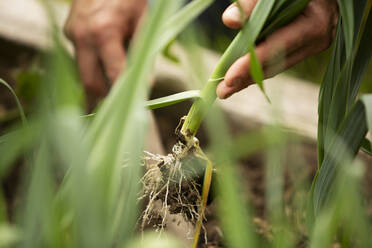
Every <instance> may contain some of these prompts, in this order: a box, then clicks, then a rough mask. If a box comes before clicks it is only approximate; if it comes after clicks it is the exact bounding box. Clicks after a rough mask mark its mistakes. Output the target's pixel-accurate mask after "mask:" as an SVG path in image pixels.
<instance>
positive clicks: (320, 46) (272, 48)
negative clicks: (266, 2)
mask: <svg viewBox="0 0 372 248" xmlns="http://www.w3.org/2000/svg"><path fill="white" fill-rule="evenodd" d="M257 1H259V0H239V3H240V5H241V7H242V9H243V12H244V14H245V17H246V18H249V16H250V14H251V13H252V11H253V8H254V6H255V5H256V3H257ZM241 20H242V18H241V14H240V10H239V8H238V7H237V6H236V4H232V5H230V6H229V7H228V8H227V9H226V10H225V12H224V13H223V15H222V21H223V23H224V24H225V25H226V26H227V27H230V28H234V29H236V28H240V27H241V26H242V21H241ZM337 20H338V7H337V1H336V0H311V1H310V2H309V4H308V6H307V7H306V8H305V10H304V11H303V13H302V14H301V15H300V16H298V17H297V18H296V19H295V20H294V21H293V22H291V23H290V24H288V25H286V26H284V27H282V28H280V29H278V30H277V31H275V32H274V33H272V34H271V35H269V36H268V37H267V38H266V39H265V40H263V41H262V42H261V43H259V44H258V45H257V47H256V49H255V52H256V55H257V57H258V60H259V61H260V63H261V66H262V68H263V70H264V76H265V78H268V77H272V76H274V75H276V74H278V73H280V72H282V71H284V70H286V69H288V68H290V67H292V66H293V65H295V64H297V63H299V62H301V61H302V60H304V59H306V58H308V57H310V56H312V55H315V54H317V53H319V52H321V51H323V50H325V49H327V48H328V47H329V46H330V45H331V43H332V40H333V38H334V36H335V32H336V25H337ZM252 83H253V80H252V77H251V75H250V55H249V54H247V55H245V56H243V57H241V58H239V59H238V60H237V61H235V63H234V64H233V65H232V66H231V67H230V68H229V70H228V71H227V73H226V75H225V78H224V80H223V81H222V82H221V83H219V85H218V87H217V95H218V97H219V98H221V99H225V98H228V97H230V96H231V95H232V94H234V93H236V92H238V91H240V90H242V89H244V88H246V87H248V86H249V85H250V84H252Z"/></svg>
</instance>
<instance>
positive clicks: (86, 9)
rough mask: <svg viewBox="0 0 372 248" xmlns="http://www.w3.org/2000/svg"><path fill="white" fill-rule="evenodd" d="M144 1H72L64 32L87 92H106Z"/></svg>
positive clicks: (97, 95)
mask: <svg viewBox="0 0 372 248" xmlns="http://www.w3.org/2000/svg"><path fill="white" fill-rule="evenodd" d="M146 2H147V1H146V0H74V1H73V3H72V6H71V10H70V15H69V17H68V19H67V21H66V24H65V33H66V35H67V37H68V38H69V39H70V40H71V41H72V42H73V44H74V46H75V51H76V58H77V62H78V66H79V71H80V76H81V79H82V81H83V84H84V87H85V88H86V90H87V91H88V93H90V95H93V96H95V97H102V96H104V95H105V94H107V92H108V89H109V87H110V84H111V83H112V82H114V81H115V79H116V78H117V76H118V75H119V73H120V70H121V69H122V68H123V67H124V65H125V50H124V49H125V48H124V42H125V41H126V40H127V39H129V38H130V37H131V36H132V35H133V33H134V31H135V28H136V26H137V25H138V22H139V19H140V17H141V15H142V13H143V11H144V9H145V7H146ZM107 81H109V82H107Z"/></svg>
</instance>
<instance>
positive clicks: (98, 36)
mask: <svg viewBox="0 0 372 248" xmlns="http://www.w3.org/2000/svg"><path fill="white" fill-rule="evenodd" d="M114 26H115V23H114V22H113V20H112V18H96V19H95V20H93V21H92V22H91V23H90V24H89V32H90V34H91V35H92V36H93V38H94V39H95V40H96V41H97V42H103V41H104V40H105V36H106V34H107V32H108V30H110V29H112V28H113V27H114Z"/></svg>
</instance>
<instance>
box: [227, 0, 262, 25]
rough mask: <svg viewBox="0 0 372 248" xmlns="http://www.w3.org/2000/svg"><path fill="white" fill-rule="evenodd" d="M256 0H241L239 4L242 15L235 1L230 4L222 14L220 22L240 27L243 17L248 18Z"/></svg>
mask: <svg viewBox="0 0 372 248" xmlns="http://www.w3.org/2000/svg"><path fill="white" fill-rule="evenodd" d="M257 1H258V0H241V1H239V3H240V6H241V8H242V10H243V12H244V16H243V15H242V14H243V13H241V10H240V9H239V7H238V6H237V4H236V3H233V4H231V5H230V6H229V7H228V8H227V9H226V10H225V12H223V14H222V22H223V23H224V24H225V25H226V26H227V27H229V28H233V29H237V28H240V27H241V26H242V24H243V22H244V20H245V19H247V18H249V16H250V15H251V13H252V11H253V9H254V7H255V6H256V3H257Z"/></svg>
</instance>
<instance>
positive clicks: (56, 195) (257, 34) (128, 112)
mask: <svg viewBox="0 0 372 248" xmlns="http://www.w3.org/2000/svg"><path fill="white" fill-rule="evenodd" d="M211 3H212V0H194V1H192V2H191V3H189V4H187V5H186V6H184V7H181V6H182V4H183V2H182V1H175V0H157V1H154V2H152V5H151V9H150V13H149V15H148V16H147V18H146V19H145V20H144V24H142V26H141V28H140V32H139V33H138V35H137V36H136V37H135V41H136V42H135V43H133V45H132V46H131V48H130V51H129V56H128V67H127V69H126V71H125V72H123V73H122V74H121V75H120V77H119V79H118V80H117V82H116V84H115V85H114V87H113V89H112V90H111V91H110V94H109V95H108V96H107V97H106V98H105V99H104V101H103V103H102V105H101V107H100V108H99V110H98V111H97V113H96V114H95V115H94V116H92V118H91V120H89V121H88V120H87V118H81V116H82V114H83V93H82V92H83V91H82V89H81V86H80V84H79V82H78V77H77V74H76V69H75V67H74V66H75V65H74V64H73V63H72V61H71V58H70V57H69V55H68V54H67V53H66V52H65V51H64V49H63V47H62V45H61V44H60V43H59V39H58V38H57V37H58V35H57V32H55V33H54V39H55V43H56V44H55V48H54V50H53V52H52V53H50V54H48V56H47V57H46V58H45V61H46V65H47V66H46V72H45V74H44V75H43V77H42V78H41V80H40V82H39V83H40V87H37V88H38V90H39V92H37V95H38V96H39V99H38V102H36V103H34V104H35V106H34V109H36V110H35V111H34V112H32V113H30V115H29V116H28V118H29V121H28V124H27V125H23V126H20V127H19V126H16V128H13V129H12V131H9V132H8V133H7V134H6V135H4V136H2V137H0V154H1V156H0V178H1V179H2V178H3V177H4V176H5V175H6V173H7V171H8V170H9V168H10V166H11V165H12V164H13V163H14V161H15V160H16V159H17V158H18V157H19V156H20V155H23V156H24V157H25V160H26V161H25V163H26V165H27V166H26V170H25V172H24V182H23V191H22V192H23V194H22V197H21V200H20V201H21V203H20V204H19V207H18V209H16V210H17V215H16V220H15V223H14V225H12V224H10V223H9V220H8V218H7V217H6V211H5V204H4V200H3V195H2V194H1V195H0V246H1V247H2V246H3V245H5V247H6V246H10V247H12V246H13V245H14V246H16V247H79V248H80V247H133V248H136V247H183V246H182V244H181V246H180V244H178V241H175V240H173V239H172V238H170V239H159V238H158V236H157V235H154V234H150V235H147V234H145V236H144V238H143V239H141V238H138V237H137V235H136V233H135V231H136V221H137V218H138V211H139V210H138V203H137V197H138V192H139V190H140V188H139V187H140V185H139V183H138V182H139V181H140V174H141V166H140V165H141V163H142V161H141V156H142V151H143V144H144V138H145V136H146V133H147V125H148V124H147V113H146V109H145V108H144V106H146V107H148V108H150V109H155V108H160V107H165V106H168V105H171V104H175V103H178V102H181V101H184V100H188V99H196V100H195V104H194V105H193V107H192V108H191V110H190V114H189V116H188V120H186V122H185V125H186V126H185V127H186V129H191V131H192V135H195V134H196V131H197V130H198V128H199V125H200V123H201V122H202V121H203V120H204V117H205V122H206V131H207V135H208V137H209V140H210V146H209V147H208V154H209V155H210V156H211V158H212V160H213V162H214V163H215V165H216V168H217V169H216V171H217V172H216V173H215V175H214V177H215V178H214V181H215V182H216V188H215V189H216V192H217V193H216V195H217V197H216V201H217V208H218V211H217V212H218V217H219V222H220V224H221V227H222V229H223V232H224V235H225V236H224V242H225V243H226V244H227V246H228V247H239V248H240V247H296V246H297V244H298V243H299V242H300V241H303V239H302V238H301V237H300V236H299V235H298V232H297V231H296V229H295V227H294V226H293V223H295V222H296V221H293V220H291V218H290V217H289V216H288V214H287V212H286V209H285V207H284V199H285V196H284V188H285V187H284V186H285V185H284V174H285V173H284V171H285V169H287V167H285V166H286V165H285V163H283V161H285V159H286V157H287V156H288V155H287V154H286V152H285V149H286V147H287V145H288V143H289V142H290V141H291V139H298V137H297V136H295V137H294V135H293V134H290V133H288V132H284V131H283V129H281V128H279V127H277V126H274V127H271V126H269V127H264V128H262V129H260V130H255V131H254V132H249V133H244V134H240V135H239V136H238V137H234V138H233V137H232V135H231V134H230V132H229V127H228V125H227V122H226V120H225V118H224V116H223V113H221V111H220V110H219V109H218V108H213V107H211V105H212V103H213V102H214V100H215V98H216V96H215V87H216V85H217V84H218V82H220V81H221V79H222V78H223V77H224V74H225V73H226V70H227V69H228V68H229V66H230V65H231V64H232V63H233V62H234V61H235V60H236V59H237V58H238V57H240V56H242V55H243V54H245V53H246V52H251V55H252V58H255V55H254V53H253V49H254V45H255V43H256V42H257V41H259V40H260V39H262V38H264V37H265V36H266V35H268V34H269V33H271V32H273V31H274V30H276V29H277V28H279V27H281V26H283V25H285V24H286V23H288V22H290V21H291V20H293V18H295V17H296V16H297V15H298V14H299V13H300V12H301V10H302V9H303V8H304V7H305V6H306V4H307V3H308V0H278V1H273V0H260V1H259V3H258V5H257V7H256V8H255V10H254V11H253V14H252V16H251V18H250V19H249V20H248V21H246V23H245V25H244V27H243V29H242V31H241V32H240V33H239V34H238V35H237V37H236V38H235V39H234V41H233V42H232V44H231V46H230V47H229V48H228V49H227V51H226V52H225V53H224V55H223V56H222V58H221V61H220V63H219V64H218V65H217V67H216V70H215V71H214V73H213V74H212V76H211V79H210V80H209V81H208V82H207V84H206V85H205V88H204V89H203V90H202V91H201V92H199V91H196V90H195V91H188V92H183V93H179V94H176V95H173V96H168V97H164V98H160V99H155V100H151V101H147V102H146V100H145V99H146V97H147V95H148V88H147V85H148V84H147V82H148V81H149V78H150V74H151V72H152V69H153V64H154V62H155V59H156V56H157V55H158V54H159V53H160V52H161V51H162V50H163V49H164V48H165V47H166V46H167V44H169V42H170V41H171V40H173V39H174V38H175V37H176V36H177V35H178V34H179V33H180V32H181V31H182V30H183V29H184V28H185V26H186V25H187V24H188V23H190V22H191V21H192V20H193V19H194V18H196V17H197V16H198V15H199V14H200V12H202V11H203V10H204V9H205V8H206V7H208V6H209V5H210V4H211ZM339 3H340V11H341V20H340V22H339V24H338V29H337V34H336V39H335V45H334V48H333V52H332V57H331V61H330V64H329V66H328V69H327V73H326V75H325V77H324V82H323V84H322V88H321V91H320V97H319V130H318V131H319V134H318V138H319V171H318V173H317V176H316V178H315V180H314V182H313V185H312V191H311V195H310V197H311V198H310V212H308V215H309V216H311V217H313V219H311V223H312V225H310V226H309V228H310V229H308V230H307V232H308V234H309V236H310V240H309V243H305V246H307V247H327V246H330V245H331V244H332V242H333V241H334V238H335V236H337V237H338V240H340V242H341V243H342V245H343V247H370V246H371V239H370V237H369V233H370V230H371V226H370V223H369V222H368V218H366V216H365V214H364V211H365V208H364V205H363V200H362V197H361V194H360V184H361V180H362V175H363V167H362V166H361V165H360V164H359V163H358V162H353V157H354V156H355V154H356V153H357V152H358V151H359V149H360V147H361V146H362V145H363V148H364V149H366V150H371V149H370V142H369V141H368V140H367V139H366V138H365V136H366V133H367V131H368V129H370V128H371V127H372V100H371V99H372V97H371V95H366V96H362V97H361V98H359V99H360V100H358V92H359V88H360V84H361V81H362V78H363V74H364V73H365V71H366V68H367V65H368V63H369V61H370V58H371V56H372V48H371V46H370V44H371V42H372V29H370V28H368V27H371V26H372V15H369V11H370V8H371V5H372V1H366V0H364V1H360V0H355V1H341V0H340V1H339ZM55 31H56V30H55ZM253 61H254V62H255V63H253V66H252V75H253V78H254V79H255V81H256V82H257V83H258V85H259V86H260V87H261V88H262V89H263V85H262V80H263V73H262V68H261V66H260V65H259V62H258V61H257V59H253ZM191 65H194V66H198V65H200V63H192V61H191ZM199 70H200V68H195V67H194V68H193V71H194V72H198V71H199ZM195 78H198V77H195ZM29 80H31V81H33V80H34V76H30V78H29V77H28V76H25V78H23V79H22V80H21V81H29ZM1 83H2V84H4V85H5V86H6V87H8V89H9V90H10V92H11V93H12V94H13V95H14V96H15V99H16V101H17V105H18V107H19V111H20V113H21V117H22V119H23V121H24V123H26V121H25V119H26V117H25V115H24V113H23V110H22V107H21V105H20V103H19V101H18V99H17V97H16V95H15V93H14V91H13V90H12V88H10V87H9V85H8V84H6V83H5V82H3V81H1ZM205 103H207V105H204V104H205ZM205 106H207V108H213V111H205V110H206V109H205ZM254 152H263V153H265V154H266V161H265V162H266V163H265V165H266V167H265V168H266V170H265V171H266V172H265V173H266V174H265V181H266V183H265V185H266V188H265V189H264V190H265V203H266V214H267V218H268V221H269V222H270V223H271V225H272V226H273V228H272V232H271V235H272V237H271V238H270V240H269V241H267V240H265V239H263V238H262V237H261V236H260V235H258V234H257V233H256V232H255V226H254V225H253V222H252V217H253V216H254V211H253V208H252V207H251V204H250V202H249V201H248V200H246V199H244V198H243V197H242V195H243V194H242V192H244V189H243V185H242V175H241V173H239V171H238V170H237V168H236V167H235V165H236V164H237V163H238V162H239V159H241V158H242V157H245V156H249V155H252V154H253V153H254ZM291 153H295V154H294V155H295V157H296V161H295V163H296V164H301V162H299V160H300V159H299V158H300V157H301V154H300V155H298V154H297V153H296V152H293V151H292V152H291ZM288 169H294V168H292V167H289V166H288ZM294 174H295V173H294ZM296 176H297V175H295V176H294V177H296ZM301 183H302V182H301ZM301 183H298V185H297V186H298V188H295V189H294V190H298V189H299V188H300V184H301ZM0 193H2V192H0ZM301 199H302V198H301ZM302 210H303V209H300V210H299V211H302ZM301 213H303V212H301ZM350 213H353V214H350ZM155 236H156V237H155Z"/></svg>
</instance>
